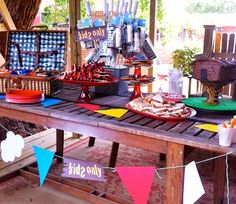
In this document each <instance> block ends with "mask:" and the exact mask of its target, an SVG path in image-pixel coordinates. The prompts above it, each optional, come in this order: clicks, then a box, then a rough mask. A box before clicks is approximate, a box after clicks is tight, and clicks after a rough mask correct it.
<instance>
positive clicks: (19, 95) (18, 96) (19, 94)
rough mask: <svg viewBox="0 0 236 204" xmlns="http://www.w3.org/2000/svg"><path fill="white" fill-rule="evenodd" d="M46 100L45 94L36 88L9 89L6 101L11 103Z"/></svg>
mask: <svg viewBox="0 0 236 204" xmlns="http://www.w3.org/2000/svg"><path fill="white" fill-rule="evenodd" d="M43 100H44V94H43V93H42V92H41V91H36V90H9V91H8V92H7V93H6V101H7V102H10V103H22V104H24V103H39V102H41V101H43Z"/></svg>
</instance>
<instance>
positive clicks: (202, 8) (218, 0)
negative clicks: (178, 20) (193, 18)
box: [186, 0, 236, 14]
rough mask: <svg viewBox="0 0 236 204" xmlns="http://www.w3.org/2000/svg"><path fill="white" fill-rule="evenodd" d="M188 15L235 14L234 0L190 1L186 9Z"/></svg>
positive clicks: (235, 3)
mask: <svg viewBox="0 0 236 204" xmlns="http://www.w3.org/2000/svg"><path fill="white" fill-rule="evenodd" d="M186 11H188V12H189V13H224V14H229V13H235V12H236V2H235V0H208V1H205V0H204V1H203V0H198V1H196V0H191V1H190V2H189V4H188V6H187V7H186Z"/></svg>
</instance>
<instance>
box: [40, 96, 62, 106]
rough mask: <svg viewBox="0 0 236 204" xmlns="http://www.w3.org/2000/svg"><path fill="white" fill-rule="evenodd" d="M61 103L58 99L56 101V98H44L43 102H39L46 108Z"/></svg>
mask: <svg viewBox="0 0 236 204" xmlns="http://www.w3.org/2000/svg"><path fill="white" fill-rule="evenodd" d="M61 102H63V101H62V100H60V99H57V98H46V99H45V100H44V101H43V102H41V104H42V105H43V106H44V107H45V108H47V107H49V106H53V105H56V104H58V103H61Z"/></svg>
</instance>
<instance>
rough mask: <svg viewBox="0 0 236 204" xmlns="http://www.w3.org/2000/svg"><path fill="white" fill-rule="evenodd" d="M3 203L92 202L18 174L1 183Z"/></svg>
mask: <svg viewBox="0 0 236 204" xmlns="http://www.w3.org/2000/svg"><path fill="white" fill-rule="evenodd" d="M0 203H1V204H42V203H43V204H52V203H56V204H92V203H91V202H88V201H85V200H82V199H80V198H78V197H75V196H72V195H69V194H66V193H63V192H62V191H59V190H56V189H54V188H52V187H48V186H47V185H43V187H39V186H38V184H36V183H32V182H31V181H29V180H27V179H25V178H23V177H21V176H17V177H15V178H13V179H10V180H8V181H6V182H3V183H1V184H0Z"/></svg>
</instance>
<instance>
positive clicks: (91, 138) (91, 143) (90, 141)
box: [88, 137, 96, 147]
mask: <svg viewBox="0 0 236 204" xmlns="http://www.w3.org/2000/svg"><path fill="white" fill-rule="evenodd" d="M95 139H96V138H95V137H89V143H88V146H89V147H93V146H94V144H95Z"/></svg>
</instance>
